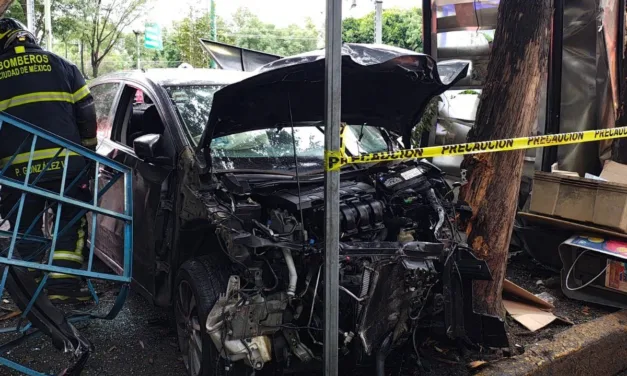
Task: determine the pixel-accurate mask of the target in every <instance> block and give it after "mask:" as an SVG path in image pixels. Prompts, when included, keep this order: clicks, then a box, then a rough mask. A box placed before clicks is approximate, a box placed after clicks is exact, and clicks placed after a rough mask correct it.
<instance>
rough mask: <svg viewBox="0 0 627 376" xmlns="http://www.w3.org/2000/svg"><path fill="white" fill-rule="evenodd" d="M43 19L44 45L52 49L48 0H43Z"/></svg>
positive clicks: (49, 49)
mask: <svg viewBox="0 0 627 376" xmlns="http://www.w3.org/2000/svg"><path fill="white" fill-rule="evenodd" d="M44 15H45V17H44V19H45V22H46V37H47V42H46V47H47V48H48V51H52V16H51V15H50V0H44Z"/></svg>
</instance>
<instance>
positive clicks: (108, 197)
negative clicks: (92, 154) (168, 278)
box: [96, 84, 175, 296]
mask: <svg viewBox="0 0 627 376" xmlns="http://www.w3.org/2000/svg"><path fill="white" fill-rule="evenodd" d="M137 89H140V90H142V91H144V92H145V88H141V87H138V85H135V84H134V85H133V86H131V85H129V84H122V86H121V88H120V93H119V100H118V101H117V103H116V104H115V106H114V117H113V123H112V126H111V131H110V132H109V133H108V134H107V135H106V136H107V137H101V139H100V140H99V143H100V145H99V148H98V153H99V154H101V155H104V156H107V157H109V158H111V159H114V160H116V161H118V162H120V163H123V164H125V165H127V166H129V167H131V168H132V169H133V182H132V184H133V220H134V226H133V227H134V228H133V240H134V241H133V280H134V282H135V285H134V287H135V288H137V287H139V288H140V292H142V293H143V294H144V295H147V296H152V295H153V294H154V276H155V264H156V262H155V261H156V257H155V243H156V239H157V236H156V235H162V234H161V231H160V229H156V228H155V226H156V217H157V210H158V208H159V207H160V201H161V194H162V192H163V191H164V185H165V186H167V181H168V177H169V176H170V173H171V172H172V167H171V165H170V164H168V163H164V162H163V161H161V162H160V163H158V164H156V163H154V162H153V161H145V160H142V159H141V158H139V157H138V156H137V155H136V153H135V151H134V150H133V147H132V145H133V144H132V141H131V140H129V139H128V135H129V133H130V132H132V129H131V126H132V125H133V126H134V125H136V124H131V123H132V122H133V120H135V121H139V120H141V116H140V117H137V116H135V115H136V111H134V110H135V109H136V108H135V107H136V106H135V103H134V98H135V97H136V96H135V94H136V92H137ZM153 106H155V107H154V108H153V112H152V113H153V114H154V113H157V114H162V113H163V111H164V110H163V109H160V108H157V107H156V106H157V105H156V104H154V105H153ZM155 110H156V111H155ZM159 117H160V118H163V117H162V116H161V115H159ZM153 121H154V118H153ZM166 128H167V127H165V124H163V132H164V133H163V134H162V135H161V136H162V142H163V144H164V145H165V146H164V147H163V152H164V157H168V158H171V159H172V160H173V158H174V155H175V152H174V146H173V145H172V144H171V142H170V137H168V136H167V131H166ZM112 178H113V174H112V172H111V171H108V170H107V169H101V170H100V179H99V187H100V188H102V187H104V186H106V185H107V184H109V183H110V182H111V179H112ZM123 188H124V186H123V181H122V180H119V181H117V182H116V183H114V184H113V185H112V186H111V188H110V189H109V191H107V193H105V194H104V195H103V197H102V198H101V200H100V205H101V207H103V208H106V209H109V210H113V211H117V212H120V211H121V210H122V208H123V205H124V194H123V192H124V191H123ZM98 235H99V236H97V239H96V248H97V250H98V252H99V254H100V255H101V258H102V259H103V260H105V262H106V263H107V264H109V265H110V266H111V267H112V268H113V269H114V270H116V271H117V272H121V270H122V267H121V266H122V265H123V262H124V260H123V252H122V249H123V248H122V245H123V240H124V237H123V226H122V222H121V221H120V220H117V219H113V218H110V217H104V216H101V218H99V223H98Z"/></svg>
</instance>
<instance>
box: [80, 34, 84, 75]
mask: <svg viewBox="0 0 627 376" xmlns="http://www.w3.org/2000/svg"><path fill="white" fill-rule="evenodd" d="M84 45H85V42H83V40H82V39H81V45H80V51H79V52H80V54H81V73H83V77H85V57H84V56H83V47H84Z"/></svg>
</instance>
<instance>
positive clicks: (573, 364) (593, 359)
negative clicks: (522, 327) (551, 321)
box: [479, 311, 627, 376]
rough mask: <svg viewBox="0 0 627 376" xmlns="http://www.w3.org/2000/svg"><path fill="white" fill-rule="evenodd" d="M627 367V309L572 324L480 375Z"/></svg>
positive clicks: (574, 374)
mask: <svg viewBox="0 0 627 376" xmlns="http://www.w3.org/2000/svg"><path fill="white" fill-rule="evenodd" d="M625 370H627V311H620V312H617V313H613V314H609V315H606V316H603V317H600V318H598V319H596V320H593V321H590V322H588V323H585V324H580V325H576V326H574V327H572V328H570V329H568V330H566V331H564V332H561V333H559V334H557V335H556V336H555V337H554V338H553V340H552V341H549V340H545V341H541V342H538V343H537V344H535V345H533V346H531V347H529V348H527V351H525V353H524V354H522V355H519V356H516V357H513V358H509V359H505V360H502V361H499V362H495V363H493V364H491V365H489V366H488V368H486V369H484V370H483V371H481V372H480V373H479V375H481V376H526V375H529V376H532V375H533V376H540V375H542V376H544V375H547V376H548V375H555V376H557V375H568V376H584V375H591V376H600V375H604V376H612V375H617V374H619V373H620V372H621V371H625Z"/></svg>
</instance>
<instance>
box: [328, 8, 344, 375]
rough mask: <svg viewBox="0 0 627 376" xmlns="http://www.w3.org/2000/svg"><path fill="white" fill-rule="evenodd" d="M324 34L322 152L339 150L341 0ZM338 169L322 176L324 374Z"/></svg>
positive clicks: (336, 269) (335, 257) (334, 274)
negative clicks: (323, 223) (324, 127)
mask: <svg viewBox="0 0 627 376" xmlns="http://www.w3.org/2000/svg"><path fill="white" fill-rule="evenodd" d="M326 18H327V23H326V34H325V38H326V41H325V67H324V68H325V80H324V82H325V86H326V87H325V98H324V99H325V106H326V107H325V124H326V129H325V132H324V148H325V155H328V152H329V151H334V152H339V151H340V120H341V99H342V98H341V93H342V91H341V90H342V88H341V86H342V85H341V84H342V0H327V14H326ZM339 213H340V172H339V171H326V172H325V176H324V222H325V226H324V239H325V248H324V249H325V257H324V260H325V262H324V375H325V376H336V375H337V373H338V333H339V304H338V302H339V295H340V289H339V287H340V255H339V247H340V214H339Z"/></svg>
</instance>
